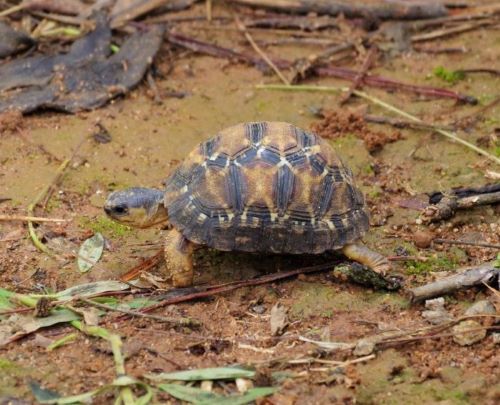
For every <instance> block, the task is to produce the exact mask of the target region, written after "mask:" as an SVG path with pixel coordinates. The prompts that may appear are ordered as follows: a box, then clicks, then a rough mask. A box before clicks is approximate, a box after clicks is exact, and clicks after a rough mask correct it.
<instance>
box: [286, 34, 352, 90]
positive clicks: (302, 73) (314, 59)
mask: <svg viewBox="0 0 500 405" xmlns="http://www.w3.org/2000/svg"><path fill="white" fill-rule="evenodd" d="M351 48H354V43H352V42H345V43H343V44H335V45H333V46H330V47H328V48H326V49H325V50H324V51H323V52H322V53H320V54H319V55H312V56H310V57H309V58H307V59H306V60H305V61H302V60H299V61H298V62H297V63H295V65H296V66H295V73H294V75H293V77H292V83H297V82H298V81H299V80H300V79H305V78H306V77H307V76H308V75H309V74H310V73H311V72H313V70H314V69H315V68H316V67H317V65H319V64H321V63H324V62H327V61H328V59H330V58H331V57H332V56H333V55H336V54H337V53H340V52H343V51H347V50H349V49H351ZM300 62H302V63H300Z"/></svg>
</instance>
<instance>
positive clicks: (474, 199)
mask: <svg viewBox="0 0 500 405" xmlns="http://www.w3.org/2000/svg"><path fill="white" fill-rule="evenodd" d="M498 203H500V191H497V192H493V193H486V194H478V195H474V196H470V197H463V198H459V197H456V196H445V197H443V198H442V199H441V201H439V202H438V203H437V204H434V205H429V206H427V207H426V208H424V210H423V212H422V214H421V215H420V220H421V221H422V223H425V224H428V223H431V222H437V221H441V220H443V219H449V218H451V217H452V216H453V215H455V212H456V211H457V210H460V209H461V210H463V209H469V208H473V207H477V206H479V205H489V204H498Z"/></svg>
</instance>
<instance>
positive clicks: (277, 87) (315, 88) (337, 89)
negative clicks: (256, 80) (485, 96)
mask: <svg viewBox="0 0 500 405" xmlns="http://www.w3.org/2000/svg"><path fill="white" fill-rule="evenodd" d="M256 88H257V89H264V90H286V91H320V92H328V93H340V92H343V91H347V90H348V89H347V88H346V87H330V86H305V85H292V86H283V85H279V84H268V85H257V86H256ZM353 94H355V95H356V96H358V97H361V98H363V99H365V100H369V101H371V102H372V103H374V104H377V105H379V106H381V107H383V108H385V109H386V110H389V111H392V112H395V113H396V114H398V115H401V116H403V117H405V118H407V119H410V120H411V121H414V122H418V123H424V121H422V120H421V119H420V118H418V117H415V116H414V115H411V114H409V113H407V112H405V111H403V110H400V109H399V108H397V107H395V106H393V105H391V104H389V103H386V102H385V101H382V100H380V99H378V98H376V97H374V96H372V95H369V94H367V93H365V92H362V91H359V90H354V91H353ZM435 132H438V133H440V134H441V135H444V136H445V137H447V138H449V139H452V140H453V141H455V142H458V143H461V144H462V145H464V146H466V147H467V148H469V149H472V150H473V151H475V152H477V153H479V154H481V155H483V156H485V157H486V158H488V159H489V160H491V161H493V162H496V163H497V164H500V158H498V157H496V156H493V155H492V154H490V153H488V152H486V151H485V150H483V149H481V148H478V147H477V146H476V145H474V144H472V143H470V142H467V141H465V140H464V139H461V138H459V137H457V136H456V135H455V134H453V133H452V132H448V131H445V130H442V129H437V128H436V129H435Z"/></svg>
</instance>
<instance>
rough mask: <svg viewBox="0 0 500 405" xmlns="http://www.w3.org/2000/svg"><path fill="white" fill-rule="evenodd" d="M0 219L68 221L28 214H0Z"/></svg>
mask: <svg viewBox="0 0 500 405" xmlns="http://www.w3.org/2000/svg"><path fill="white" fill-rule="evenodd" d="M0 221H23V222H26V221H32V222H69V219H61V218H44V217H33V216H29V215H0Z"/></svg>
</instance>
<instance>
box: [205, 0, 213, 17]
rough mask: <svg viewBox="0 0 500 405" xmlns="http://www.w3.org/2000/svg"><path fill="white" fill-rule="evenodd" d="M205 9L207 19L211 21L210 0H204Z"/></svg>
mask: <svg viewBox="0 0 500 405" xmlns="http://www.w3.org/2000/svg"><path fill="white" fill-rule="evenodd" d="M205 9H206V12H207V21H212V0H206V2H205Z"/></svg>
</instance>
